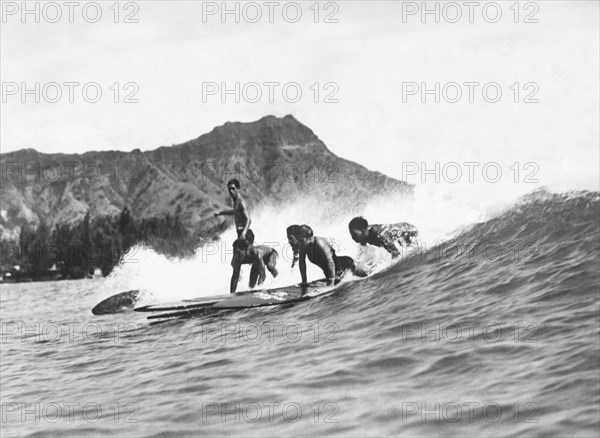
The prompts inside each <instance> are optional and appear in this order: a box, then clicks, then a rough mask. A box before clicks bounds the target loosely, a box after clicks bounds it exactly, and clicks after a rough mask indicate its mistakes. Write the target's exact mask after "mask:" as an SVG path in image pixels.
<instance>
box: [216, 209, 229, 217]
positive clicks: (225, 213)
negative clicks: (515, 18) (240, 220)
mask: <svg viewBox="0 0 600 438" xmlns="http://www.w3.org/2000/svg"><path fill="white" fill-rule="evenodd" d="M217 216H233V210H222V211H217V212H215V213H213V217H217Z"/></svg>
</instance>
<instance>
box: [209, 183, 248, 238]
mask: <svg viewBox="0 0 600 438" xmlns="http://www.w3.org/2000/svg"><path fill="white" fill-rule="evenodd" d="M227 191H228V192H229V196H231V200H232V202H233V208H232V209H231V210H223V211H217V212H216V213H214V214H213V217H217V216H233V222H234V223H235V230H236V232H237V236H238V239H239V238H242V239H246V240H247V241H248V243H254V233H253V232H252V230H251V229H250V223H251V222H252V220H251V219H250V213H249V212H248V208H247V207H246V203H245V202H244V199H243V198H242V195H241V194H240V182H239V181H238V180H237V179H231V180H229V181H228V182H227Z"/></svg>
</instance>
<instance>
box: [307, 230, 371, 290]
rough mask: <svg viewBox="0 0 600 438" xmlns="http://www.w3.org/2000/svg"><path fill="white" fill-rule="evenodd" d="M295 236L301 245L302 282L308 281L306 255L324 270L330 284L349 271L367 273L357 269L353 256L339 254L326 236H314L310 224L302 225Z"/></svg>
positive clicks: (357, 273) (360, 273)
mask: <svg viewBox="0 0 600 438" xmlns="http://www.w3.org/2000/svg"><path fill="white" fill-rule="evenodd" d="M295 237H296V240H297V241H298V247H299V261H300V263H299V265H300V275H301V277H302V283H306V257H308V260H310V261H311V262H312V263H314V264H315V265H317V266H318V267H319V268H321V269H322V270H323V273H324V274H325V278H327V284H328V285H331V284H333V283H334V281H335V282H337V281H339V280H340V279H341V278H342V277H343V276H344V274H345V273H346V272H348V271H349V272H351V273H353V274H355V275H358V276H361V277H363V276H365V275H366V274H364V273H363V272H361V271H360V270H357V269H356V267H355V265H354V260H352V258H351V257H347V256H337V255H336V253H335V250H334V249H333V248H332V246H331V245H330V244H329V243H328V242H327V241H326V240H325V239H324V238H322V237H317V236H314V234H313V230H312V228H310V227H309V226H308V225H301V226H300V227H299V229H298V231H297V234H296V236H295Z"/></svg>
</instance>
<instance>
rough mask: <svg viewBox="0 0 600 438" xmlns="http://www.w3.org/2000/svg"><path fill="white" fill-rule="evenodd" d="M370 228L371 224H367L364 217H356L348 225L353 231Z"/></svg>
mask: <svg viewBox="0 0 600 438" xmlns="http://www.w3.org/2000/svg"><path fill="white" fill-rule="evenodd" d="M368 226H369V222H367V220H366V219H365V218H364V217H362V216H356V217H355V218H354V219H352V220H351V221H350V223H349V224H348V228H349V229H351V230H363V229H365V228H367V227H368Z"/></svg>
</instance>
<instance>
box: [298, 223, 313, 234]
mask: <svg viewBox="0 0 600 438" xmlns="http://www.w3.org/2000/svg"><path fill="white" fill-rule="evenodd" d="M296 236H297V237H312V236H313V230H312V228H311V227H309V226H308V225H300V227H298V234H296Z"/></svg>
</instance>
